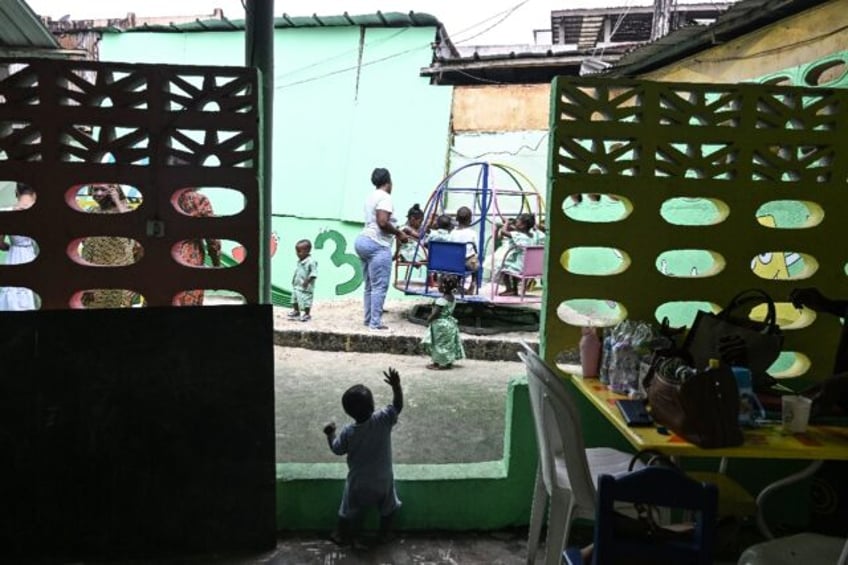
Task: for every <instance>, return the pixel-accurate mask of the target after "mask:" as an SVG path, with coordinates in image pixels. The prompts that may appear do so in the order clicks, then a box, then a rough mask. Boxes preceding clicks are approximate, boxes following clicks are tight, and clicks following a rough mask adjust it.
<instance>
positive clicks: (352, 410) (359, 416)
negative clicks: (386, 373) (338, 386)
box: [342, 385, 374, 422]
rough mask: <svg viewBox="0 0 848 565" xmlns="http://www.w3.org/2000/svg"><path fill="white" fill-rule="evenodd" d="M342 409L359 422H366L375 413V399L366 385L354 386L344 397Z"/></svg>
mask: <svg viewBox="0 0 848 565" xmlns="http://www.w3.org/2000/svg"><path fill="white" fill-rule="evenodd" d="M342 407H343V408H344V411H345V412H347V415H348V416H350V417H351V418H353V419H354V420H356V421H357V422H364V421H365V420H367V419H368V418H370V417H371V414H373V413H374V397H373V396H372V395H371V389H369V388H368V387H367V386H365V385H353V386H352V387H350V388H349V389H347V390H346V391H345V392H344V394H343V395H342Z"/></svg>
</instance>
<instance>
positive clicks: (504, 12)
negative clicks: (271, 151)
mask: <svg viewBox="0 0 848 565" xmlns="http://www.w3.org/2000/svg"><path fill="white" fill-rule="evenodd" d="M530 1H531V0H522V1H521V2H519V3H518V4H515V5H514V6H512V7H511V8H508V9H506V10H502V11H500V12H498V13H496V14H494V15H491V16H488V17H486V18H485V19H483V20H480V21H479V22H477V23H475V24H473V25H471V26H469V27H467V28H465V29H462V30H460V31H459V32H458V34H462V33H464V32H466V31H470V30H472V29H474V28H477V27H479V26H480V25H482V24H483V23H485V22H488V21H491V20H492V19H493V18H497V17H501V16H502V17H501V19H500V20H498V21H497V22H495V23H494V24H492V25H491V26H489V27H487V28H486V29H484V30H483V31H481V32H479V33H477V34H475V35H473V36H471V37H469V38H467V39H464V40H461V41H468V40H470V39H473V38H474V37H478V36H479V35H481V34H482V33H485V32H487V31H489V30H491V29H492V28H494V27H495V26H497V25H500V24H501V23H502V22H504V21H505V20H506V19H507V18H508V17H509V16H511V15H512V14H513V13H515V11H516V10H518V9H519V8H521V7H522V6H523V5H525V4H527V3H528V2H530ZM243 2H244V0H242V3H243ZM404 29H409V28H404ZM399 33H400V32H398V33H397V34H394V35H392V36H389V37H388V38H385V40H384V41H388V40H389V39H392V38H394V37H396V36H397V35H399ZM458 34H457V35H458ZM377 41H380V40H377ZM454 43H456V42H454ZM374 44H376V42H375V43H373V44H369V45H372V46H373V45H374ZM423 48H427V49H430V48H432V43H431V42H428V43H426V44H422V45H420V46H417V47H411V48H409V49H406V50H404V51H399V52H397V53H393V54H390V55H387V56H385V57H382V58H380V59H374V60H373V61H368V62H367V63H363V64H361V65H353V66H349V67H343V68H340V69H336V70H333V71H329V72H327V73H325V74H322V75H318V76H315V77H309V78H305V79H302V80H299V81H293V82H289V83H284V84H281V85H279V86H275V87H274V89H275V90H281V89H283V88H290V87H292V86H298V85H301V84H306V83H309V82H314V81H316V80H321V79H324V78H329V77H332V76H335V75H339V74H342V73H346V72H350V71H353V70H356V69H358V68H363V67H366V66H369V65H373V64H375V63H380V62H383V61H387V60H389V59H393V58H395V57H399V56H401V55H405V54H407V53H411V52H413V51H417V50H419V49H423ZM356 50H358V47H357V49H356ZM350 51H351V50H348V51H346V52H344V53H340V54H337V55H333V56H331V57H328V58H326V59H322V60H320V61H316V62H315V63H311V64H310V65H307V66H306V67H301V68H299V69H295V70H294V71H290V72H287V73H284V74H281V75H275V76H274V82H275V84H276V83H277V82H280V80H281V79H282V78H283V77H286V76H289V75H290V74H294V73H297V72H300V71H302V70H304V69H306V68H313V67H317V66H319V65H321V64H323V63H326V62H328V61H332V60H334V59H337V58H339V57H341V56H343V55H345V54H347V53H349V52H350ZM458 72H460V73H461V74H467V73H462V71H458ZM467 76H469V78H473V79H475V80H478V81H480V82H488V83H491V84H503V83H501V82H498V81H491V80H489V79H484V78H482V77H475V76H473V75H467Z"/></svg>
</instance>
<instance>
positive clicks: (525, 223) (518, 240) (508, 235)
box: [499, 214, 539, 296]
mask: <svg viewBox="0 0 848 565" xmlns="http://www.w3.org/2000/svg"><path fill="white" fill-rule="evenodd" d="M535 227H536V217H535V216H534V215H533V214H519V215H518V217H517V218H516V219H515V225H514V226H511V225H510V224H507V225H506V226H505V227H504V228H503V231H502V232H501V236H502V237H503V238H505V239H508V240H509V241H508V242H507V243H508V245H509V248H508V251H507V253H506V256H505V257H504V260H503V266H502V268H505V269H509V270H510V271H520V270H521V268H522V267H523V266H524V250H525V249H526V248H527V246H529V245H536V243H537V239H539V238H537V237H536V236H534V233H533V232H534V229H535ZM502 277H503V279H502V282H503V284H504V286H506V290H504V291H503V292H501V293H500V295H499V296H516V295H517V294H518V279H517V278H515V277H513V276H510V275H506V274H504V275H502Z"/></svg>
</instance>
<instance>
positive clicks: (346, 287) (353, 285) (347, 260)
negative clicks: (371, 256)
mask: <svg viewBox="0 0 848 565" xmlns="http://www.w3.org/2000/svg"><path fill="white" fill-rule="evenodd" d="M326 243H332V244H333V253H332V254H331V255H330V261H332V262H333V266H335V267H337V268H340V267H344V266H345V265H347V266H349V267H350V268H351V269H353V273H352V274H351V276H350V278H349V279H347V280H346V281H344V282H342V283H339V284H337V285H336V295H337V296H343V295H345V294H350V293H351V292H353V291H354V290H356V289H357V288H359V285H361V284H362V263H361V262H360V260H359V257H358V256H357V255H356V253H348V251H347V240H346V239H345V237H344V236H343V235H342V234H341V233H339V232H337V231H336V230H322V231H321V232H320V233H319V234H318V236H317V237H316V238H315V249H324V245H325V244H326Z"/></svg>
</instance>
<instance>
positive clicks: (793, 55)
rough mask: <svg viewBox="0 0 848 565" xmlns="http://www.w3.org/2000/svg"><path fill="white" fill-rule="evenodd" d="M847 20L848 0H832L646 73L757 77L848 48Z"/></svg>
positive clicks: (682, 77) (664, 77)
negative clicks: (846, 44) (847, 43)
mask: <svg viewBox="0 0 848 565" xmlns="http://www.w3.org/2000/svg"><path fill="white" fill-rule="evenodd" d="M846 26H848V0H837V1H834V2H828V3H826V4H823V5H821V6H818V7H815V8H812V9H810V10H807V11H804V12H801V13H800V14H797V15H795V16H792V17H790V18H786V19H783V20H780V21H779V22H777V23H775V24H773V25H770V26H766V27H764V28H762V29H758V30H756V31H754V32H752V33H749V34H746V35H744V36H742V37H740V38H737V39H735V40H733V41H730V42H728V43H726V44H722V45H718V46H716V47H713V48H712V49H708V50H706V51H701V52H700V53H697V54H696V55H693V56H692V57H687V58H685V59H682V60H680V61H677V62H676V63H674V64H672V65H669V66H667V67H663V68H661V69H658V70H656V71H653V72H650V73H646V74H644V75H642V78H645V79H650V80H659V81H676V82H711V83H725V82H726V83H736V82H739V81H745V80H751V79H753V78H756V77H760V76H763V75H767V74H770V73H774V72H777V71H780V70H783V69H786V68H789V67H794V66H797V65H803V64H805V63H808V62H810V61H814V60H816V59H820V58H821V57H824V56H826V55H831V54H833V53H838V52H840V51H843V50H844V49H845V31H844V29H845V27H846Z"/></svg>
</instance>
